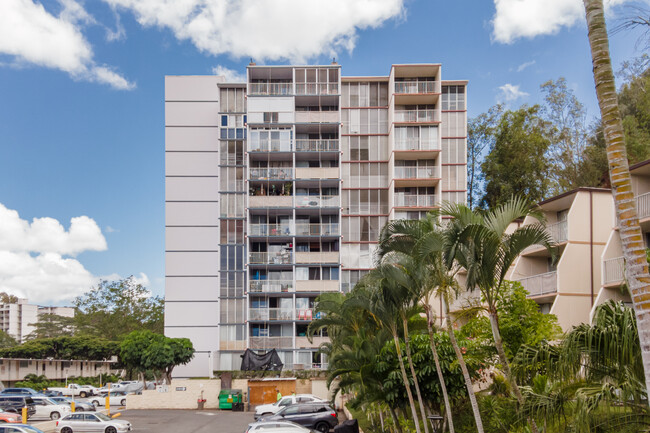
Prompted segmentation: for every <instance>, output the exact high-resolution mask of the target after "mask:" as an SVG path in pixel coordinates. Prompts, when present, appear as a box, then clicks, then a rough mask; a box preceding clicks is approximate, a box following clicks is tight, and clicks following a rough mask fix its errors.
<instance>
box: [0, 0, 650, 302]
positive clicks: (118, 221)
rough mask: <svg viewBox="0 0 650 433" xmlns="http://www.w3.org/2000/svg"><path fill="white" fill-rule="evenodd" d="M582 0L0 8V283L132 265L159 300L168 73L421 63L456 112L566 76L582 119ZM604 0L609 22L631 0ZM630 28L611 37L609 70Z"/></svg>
mask: <svg viewBox="0 0 650 433" xmlns="http://www.w3.org/2000/svg"><path fill="white" fill-rule="evenodd" d="M581 3H582V2H581V1H579V0H525V1H519V0H495V1H494V2H493V1H477V0H473V1H470V0H456V1H439V0H437V1H433V0H410V1H401V0H366V1H364V2H359V1H351V0H350V1H349V0H331V1H328V2H319V1H309V0H278V1H275V2H263V1H260V0H240V1H239V2H237V3H233V2H230V1H226V0H183V1H181V0H173V1H172V0H102V1H97V0H94V1H89V0H88V1H85V2H83V1H80V0H42V1H38V0H2V1H0V155H1V156H0V290H5V291H9V292H11V293H15V294H18V295H20V296H27V297H29V298H30V300H32V301H34V302H40V303H45V304H47V303H54V304H57V303H64V304H65V303H67V302H69V301H70V300H71V299H72V298H74V296H75V295H77V294H79V293H83V292H84V291H85V290H87V289H88V288H90V287H91V286H92V285H93V284H94V283H95V282H96V281H97V278H99V277H108V278H117V277H118V276H121V277H126V276H129V275H135V276H136V277H138V278H139V279H140V281H142V282H144V283H146V284H147V285H148V286H149V287H150V289H151V290H152V291H153V292H154V293H156V294H162V293H163V290H164V278H163V277H164V104H163V98H164V92H163V90H164V89H163V84H164V76H165V75H184V74H190V75H202V74H211V73H213V70H214V68H217V67H220V68H221V69H220V70H226V71H229V73H233V74H236V73H240V74H242V73H244V71H245V66H246V64H247V63H248V62H249V59H250V58H251V57H253V58H255V60H256V61H257V63H258V64H261V63H290V62H300V63H329V62H330V61H331V58H332V56H336V58H337V61H338V62H339V63H341V64H342V67H343V74H344V75H387V74H388V72H389V68H390V65H391V63H425V62H434V63H442V64H443V79H468V80H469V82H470V84H469V90H468V101H469V102H468V109H469V114H470V116H475V115H477V114H479V113H481V112H483V111H486V110H487V109H488V108H489V107H490V106H492V105H494V104H495V103H496V102H497V101H505V102H507V103H508V104H509V105H510V106H512V107H516V106H518V105H519V104H521V103H529V104H533V103H536V102H539V101H540V94H539V85H540V84H541V83H543V82H544V81H546V80H548V79H557V78H559V77H560V76H564V77H566V79H567V81H568V83H569V85H570V87H571V88H572V89H573V90H574V91H575V93H576V95H577V96H578V98H579V99H580V100H581V101H582V102H583V103H584V104H585V105H586V107H587V109H588V115H589V116H590V117H595V116H596V115H597V114H598V112H597V106H596V99H595V93H594V90H593V77H592V75H591V60H590V56H589V51H588V41H587V35H586V29H585V26H584V23H583V21H584V18H583V16H582V9H581V8H582V6H581ZM611 3H612V4H614V5H615V7H613V8H612V9H610V14H611V16H610V18H611V19H612V20H614V19H616V18H617V17H620V16H621V15H622V14H625V13H626V11H627V9H626V8H627V7H628V6H629V5H630V4H632V3H630V2H626V1H625V0H612V2H611ZM233 4H236V5H237V6H236V7H235V6H233ZM295 5H299V7H300V8H301V9H299V10H296V9H295V8H294V6H295ZM186 7H187V8H186ZM328 8H331V9H328ZM337 10H338V12H337ZM188 11H191V12H188ZM611 22H614V21H611ZM638 37H639V33H638V32H636V33H635V32H628V33H618V34H616V35H613V36H612V38H611V50H612V56H613V62H614V64H615V66H616V67H617V68H618V65H620V63H621V62H622V61H624V60H628V59H631V58H633V57H635V56H638V55H640V54H641V50H640V48H641V47H642V46H641V45H638V44H636V41H637V38H638ZM79 217H86V218H79ZM73 218H74V220H71V219H73ZM34 219H36V220H34Z"/></svg>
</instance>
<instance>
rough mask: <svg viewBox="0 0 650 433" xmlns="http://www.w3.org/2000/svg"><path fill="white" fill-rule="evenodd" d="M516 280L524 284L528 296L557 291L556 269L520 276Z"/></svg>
mask: <svg viewBox="0 0 650 433" xmlns="http://www.w3.org/2000/svg"><path fill="white" fill-rule="evenodd" d="M517 281H519V282H520V283H521V285H522V286H524V289H526V290H527V291H528V293H529V296H540V295H547V294H551V293H557V271H552V272H546V273H544V274H539V275H533V276H531V277H526V278H520V279H518V280H517Z"/></svg>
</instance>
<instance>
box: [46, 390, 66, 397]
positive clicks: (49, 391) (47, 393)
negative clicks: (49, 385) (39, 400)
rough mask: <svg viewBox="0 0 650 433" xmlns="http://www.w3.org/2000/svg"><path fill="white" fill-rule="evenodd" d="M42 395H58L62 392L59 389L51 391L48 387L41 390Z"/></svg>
mask: <svg viewBox="0 0 650 433" xmlns="http://www.w3.org/2000/svg"><path fill="white" fill-rule="evenodd" d="M43 395H44V396H45V397H60V396H62V395H63V393H62V392H61V391H52V390H50V389H46V390H45V391H43Z"/></svg>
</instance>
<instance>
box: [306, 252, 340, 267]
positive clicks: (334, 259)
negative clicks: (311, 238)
mask: <svg viewBox="0 0 650 433" xmlns="http://www.w3.org/2000/svg"><path fill="white" fill-rule="evenodd" d="M338 261H339V252H338V251H318V252H296V263H304V264H315V263H338Z"/></svg>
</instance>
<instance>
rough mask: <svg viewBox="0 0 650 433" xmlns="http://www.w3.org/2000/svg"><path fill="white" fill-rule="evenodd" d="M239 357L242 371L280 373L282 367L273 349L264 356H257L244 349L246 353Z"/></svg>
mask: <svg viewBox="0 0 650 433" xmlns="http://www.w3.org/2000/svg"><path fill="white" fill-rule="evenodd" d="M241 357H242V360H241V369H242V370H243V371H259V370H269V371H282V367H284V364H283V363H282V361H280V357H279V356H278V353H277V352H276V351H275V349H271V350H269V351H268V352H266V353H265V354H264V355H258V354H257V353H255V352H253V351H252V350H250V349H246V352H244V354H243V355H242V356H241Z"/></svg>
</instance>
